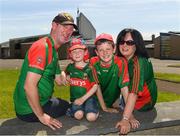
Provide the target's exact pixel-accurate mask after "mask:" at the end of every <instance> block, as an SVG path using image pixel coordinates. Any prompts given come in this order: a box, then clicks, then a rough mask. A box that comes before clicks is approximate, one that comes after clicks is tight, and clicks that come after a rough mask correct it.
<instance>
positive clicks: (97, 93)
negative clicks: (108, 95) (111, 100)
mask: <svg viewBox="0 0 180 136" xmlns="http://www.w3.org/2000/svg"><path fill="white" fill-rule="evenodd" d="M96 95H97V97H98V101H99V103H100V105H101V108H102V110H103V111H105V112H110V113H118V110H116V109H114V108H107V106H106V104H105V102H104V99H103V96H102V92H101V88H100V87H99V86H98V90H97V92H96Z"/></svg>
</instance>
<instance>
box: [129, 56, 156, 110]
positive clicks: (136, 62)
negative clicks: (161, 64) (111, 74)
mask: <svg viewBox="0 0 180 136" xmlns="http://www.w3.org/2000/svg"><path fill="white" fill-rule="evenodd" d="M128 70H129V77H130V84H129V91H130V93H136V94H137V95H138V98H137V101H136V104H135V109H137V110H142V111H143V110H148V109H151V108H153V106H154V105H155V103H156V100H157V86H156V82H155V79H154V73H153V67H152V63H151V62H150V60H148V59H146V58H142V57H137V56H134V57H133V58H131V59H130V60H129V61H128Z"/></svg>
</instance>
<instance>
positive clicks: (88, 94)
mask: <svg viewBox="0 0 180 136" xmlns="http://www.w3.org/2000/svg"><path fill="white" fill-rule="evenodd" d="M97 88H98V85H97V84H94V85H93V87H92V88H91V89H90V90H89V91H88V92H87V93H86V94H85V95H84V96H82V97H81V98H78V99H76V100H75V101H74V104H76V105H82V104H83V103H84V102H85V101H86V100H87V99H88V98H89V97H91V96H92V95H93V94H94V93H95V92H96V91H97Z"/></svg>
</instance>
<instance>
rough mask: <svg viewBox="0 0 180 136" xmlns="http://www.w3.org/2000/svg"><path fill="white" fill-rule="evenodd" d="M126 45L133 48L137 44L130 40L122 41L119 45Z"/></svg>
mask: <svg viewBox="0 0 180 136" xmlns="http://www.w3.org/2000/svg"><path fill="white" fill-rule="evenodd" d="M125 43H126V45H129V46H133V45H134V44H135V42H134V41H132V40H128V41H120V42H119V45H123V44H125Z"/></svg>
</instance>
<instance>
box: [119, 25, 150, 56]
mask: <svg viewBox="0 0 180 136" xmlns="http://www.w3.org/2000/svg"><path fill="white" fill-rule="evenodd" d="M127 33H130V34H131V36H132V38H133V40H134V42H135V46H136V51H135V55H137V56H141V57H145V58H149V55H148V53H147V50H146V48H145V45H144V40H143V37H142V35H141V33H140V32H139V31H137V30H136V29H132V28H126V29H123V30H122V31H121V32H120V33H119V34H118V36H117V39H116V46H117V55H118V56H122V54H121V52H120V51H119V50H118V49H119V43H120V42H121V41H123V40H124V38H125V36H126V34H127Z"/></svg>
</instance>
